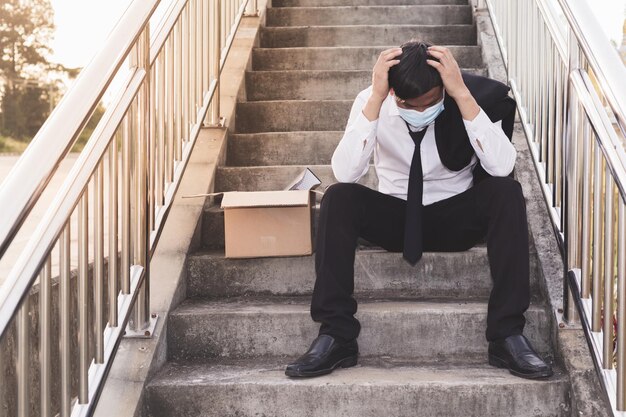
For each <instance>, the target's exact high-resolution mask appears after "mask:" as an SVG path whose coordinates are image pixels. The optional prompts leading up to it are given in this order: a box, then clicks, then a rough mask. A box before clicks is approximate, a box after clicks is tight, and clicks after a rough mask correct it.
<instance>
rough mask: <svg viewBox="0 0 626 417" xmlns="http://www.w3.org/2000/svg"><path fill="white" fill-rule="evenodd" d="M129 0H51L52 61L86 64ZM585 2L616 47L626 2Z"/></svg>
mask: <svg viewBox="0 0 626 417" xmlns="http://www.w3.org/2000/svg"><path fill="white" fill-rule="evenodd" d="M131 1H132V0H51V3H52V7H53V8H54V12H55V13H54V14H55V18H54V20H55V24H56V34H55V39H54V42H53V44H52V47H53V50H54V55H53V60H54V61H56V62H59V63H61V64H64V65H65V66H67V67H84V66H85V65H87V64H88V63H89V61H90V60H91V58H92V57H93V56H94V54H95V53H96V52H97V51H98V50H99V49H100V48H101V47H102V45H103V44H104V42H105V40H106V38H107V36H108V34H109V32H110V31H111V29H112V28H113V26H114V25H115V23H116V22H117V20H118V19H119V18H120V16H121V15H122V13H123V12H124V10H125V9H126V7H128V5H129V4H130V3H131ZM588 1H590V2H591V3H592V9H593V10H594V12H595V13H596V15H597V17H598V20H600V21H602V22H603V24H602V26H603V27H604V28H605V31H606V32H607V36H609V37H610V38H611V39H613V40H614V41H615V42H616V43H617V44H618V45H619V44H620V43H621V33H622V24H623V21H624V17H625V16H624V13H625V7H626V0H588ZM616 11H617V13H616ZM620 11H621V12H620Z"/></svg>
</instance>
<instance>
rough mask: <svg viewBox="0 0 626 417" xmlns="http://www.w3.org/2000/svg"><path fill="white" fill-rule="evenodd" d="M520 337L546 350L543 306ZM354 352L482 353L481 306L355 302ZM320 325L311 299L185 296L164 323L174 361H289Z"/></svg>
mask: <svg viewBox="0 0 626 417" xmlns="http://www.w3.org/2000/svg"><path fill="white" fill-rule="evenodd" d="M525 316H526V321H527V324H526V327H525V329H524V333H525V334H526V336H527V337H528V338H529V340H531V342H532V344H533V346H534V347H535V349H537V351H539V352H542V353H548V352H550V325H551V320H550V316H549V315H548V314H546V311H545V308H544V307H543V306H537V305H532V306H531V307H530V308H529V309H528V310H527V312H526V314H525ZM355 317H356V318H357V319H358V320H359V321H360V322H361V326H362V328H361V333H360V335H359V352H360V354H361V355H363V356H393V357H398V358H411V359H414V360H429V359H432V358H435V357H436V358H440V359H441V360H445V359H446V358H462V357H464V356H472V355H481V354H483V355H485V354H486V352H487V341H486V339H485V329H486V323H487V303H486V302H470V301H466V300H463V301H462V302H458V301H416V300H391V301H388V300H379V301H372V300H367V301H361V302H360V303H359V307H358V312H357V313H356V315H355ZM318 329H319V324H317V323H315V322H313V321H312V320H311V316H310V297H299V298H285V297H280V298H277V297H267V298H262V299H258V298H250V297H242V298H235V299H228V300H216V301H210V300H204V299H198V300H196V299H187V300H186V301H185V302H183V303H182V304H181V305H180V306H178V308H176V310H174V311H173V312H171V313H170V315H169V318H168V331H167V338H168V345H167V346H168V356H169V358H170V359H172V360H187V359H200V358H202V359H207V358H249V357H261V356H292V357H297V356H299V355H301V354H302V353H304V352H305V351H306V349H307V348H308V347H309V344H310V343H311V341H312V340H313V339H314V338H315V336H317V332H318Z"/></svg>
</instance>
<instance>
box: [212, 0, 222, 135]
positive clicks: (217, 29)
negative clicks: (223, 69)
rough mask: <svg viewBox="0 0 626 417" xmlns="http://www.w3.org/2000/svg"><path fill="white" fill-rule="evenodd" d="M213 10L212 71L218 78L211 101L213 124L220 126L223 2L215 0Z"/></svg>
mask: <svg viewBox="0 0 626 417" xmlns="http://www.w3.org/2000/svg"><path fill="white" fill-rule="evenodd" d="M213 3H214V5H215V6H214V12H213V24H212V28H213V44H212V48H211V49H213V62H212V72H213V76H214V77H215V80H216V86H215V92H214V93H213V100H212V101H211V122H210V124H211V126H220V61H221V59H222V53H221V49H222V27H221V21H222V2H221V0H215V1H214V2H213Z"/></svg>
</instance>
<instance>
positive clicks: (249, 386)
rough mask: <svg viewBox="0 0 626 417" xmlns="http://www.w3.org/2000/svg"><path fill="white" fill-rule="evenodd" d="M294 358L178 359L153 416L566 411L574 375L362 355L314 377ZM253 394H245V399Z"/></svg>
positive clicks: (553, 415) (155, 383) (405, 416)
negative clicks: (291, 374)
mask: <svg viewBox="0 0 626 417" xmlns="http://www.w3.org/2000/svg"><path fill="white" fill-rule="evenodd" d="M285 364H286V362H285V361H283V360H280V359H277V360H273V361H259V360H249V361H240V362H235V363H230V364H190V363H170V364H168V365H166V366H165V367H164V369H163V370H162V371H161V372H160V373H159V374H158V375H157V376H156V378H155V379H153V380H152V381H151V382H150V384H149V385H148V387H147V389H146V397H147V398H146V400H147V401H146V403H147V416H148V417H197V416H201V415H202V416H206V417H224V416H237V417H259V416H288V417H353V416H359V417H380V416H387V417H433V416H445V417H467V416H480V417H503V416H515V417H566V416H569V415H570V400H569V395H568V394H569V393H568V391H569V382H568V378H567V375H566V374H565V373H564V372H563V371H562V370H560V369H556V372H555V375H554V376H552V377H551V378H550V379H548V380H539V381H537V380H528V379H522V378H518V377H515V376H513V375H511V374H510V373H509V372H508V371H506V370H503V369H496V368H494V367H491V366H489V365H488V364H486V363H483V364H477V365H472V366H459V365H447V364H442V365H431V366H423V365H420V364H414V363H411V362H405V363H389V361H385V360H379V361H374V360H367V359H361V360H360V361H359V365H357V366H355V367H353V368H347V369H341V370H338V371H335V372H333V373H332V374H330V375H325V376H321V377H317V378H308V379H292V378H288V377H286V376H285V374H284V367H285ZM242 399H245V401H242Z"/></svg>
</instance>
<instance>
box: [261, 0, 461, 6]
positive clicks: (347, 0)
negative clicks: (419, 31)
mask: <svg viewBox="0 0 626 417" xmlns="http://www.w3.org/2000/svg"><path fill="white" fill-rule="evenodd" d="M417 4H419V5H429V4H437V5H446V4H453V5H466V4H468V1H467V0H272V7H324V6H383V5H384V6H400V5H417Z"/></svg>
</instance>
